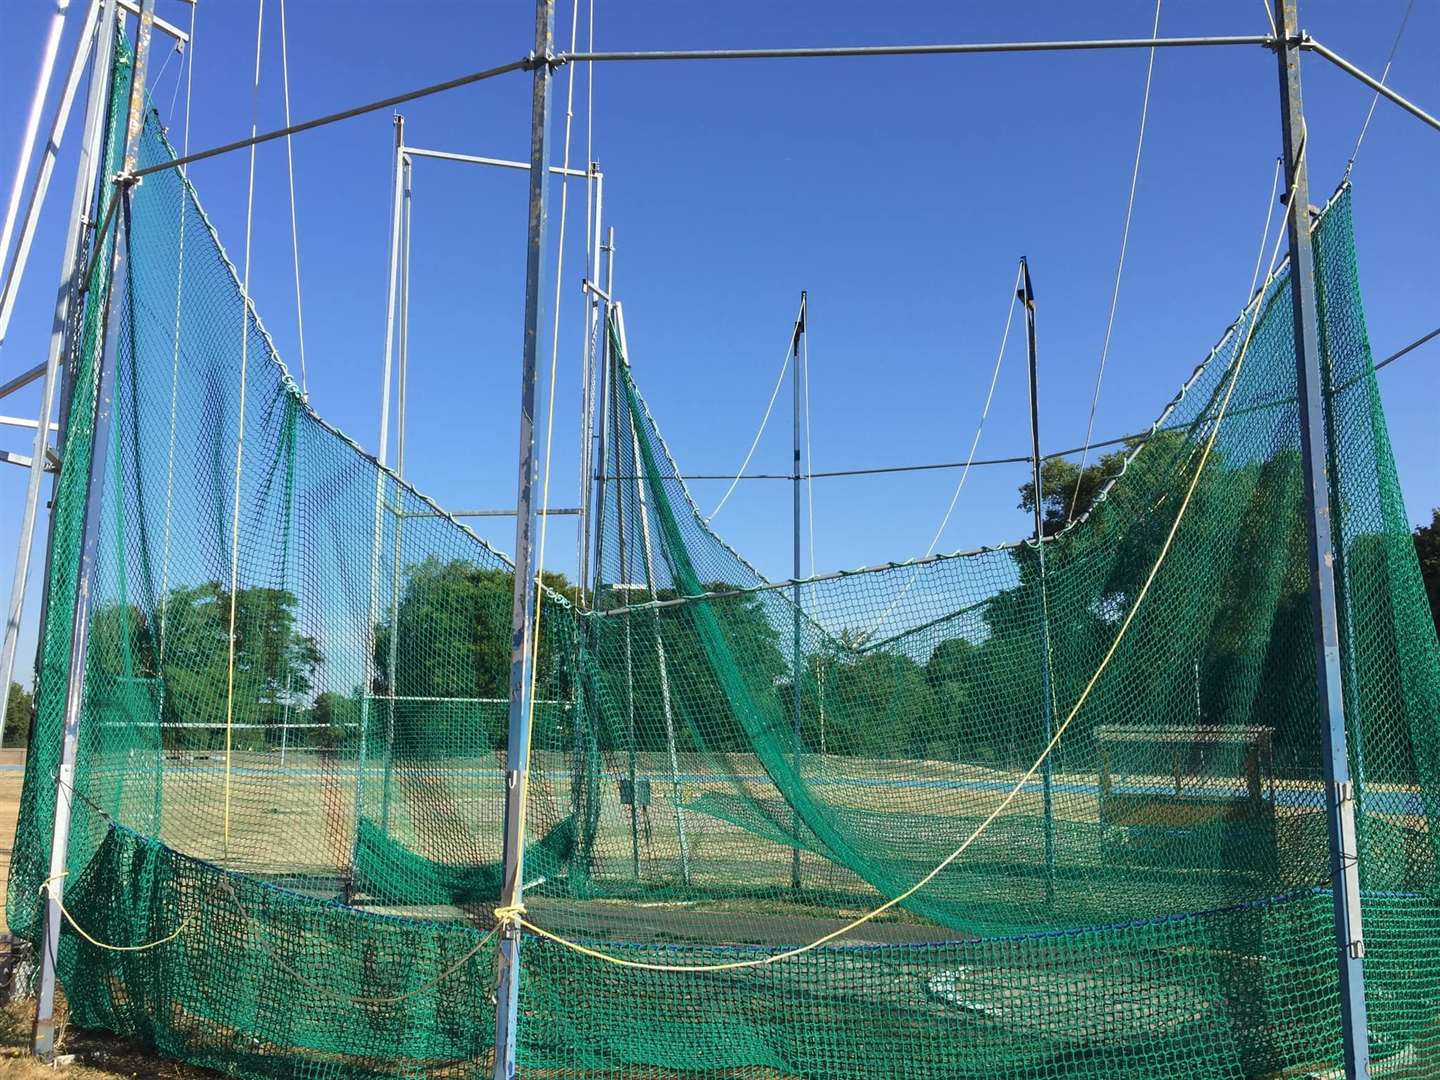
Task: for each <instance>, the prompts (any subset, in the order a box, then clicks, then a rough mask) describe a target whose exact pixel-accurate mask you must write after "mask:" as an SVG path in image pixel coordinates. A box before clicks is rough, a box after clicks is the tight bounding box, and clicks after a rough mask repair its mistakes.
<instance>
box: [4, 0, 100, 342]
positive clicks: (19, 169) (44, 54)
mask: <svg viewBox="0 0 1440 1080" xmlns="http://www.w3.org/2000/svg"><path fill="white" fill-rule="evenodd" d="M69 6H70V0H56V4H55V11H54V13H53V14H52V15H51V16H50V29H49V30H48V31H47V32H46V34H45V46H44V49H43V50H42V51H41V54H40V73H39V75H37V76H36V78H35V92H34V94H33V95H32V96H31V98H30V113H29V115H28V116H26V118H25V134H24V135H22V136H21V137H20V161H19V162H18V163H17V164H16V166H15V183H14V184H12V185H11V186H10V202H9V204H8V205H7V206H6V207H5V224H4V225H3V226H0V261H3V260H4V258H5V253H6V252H8V251H9V250H10V236H11V234H12V233H13V232H14V230H15V217H16V215H17V214H19V213H20V192H21V191H22V190H23V189H24V187H25V176H26V174H27V173H28V172H29V171H30V155H31V154H33V153H34V152H35V136H36V135H38V134H39V133H40V116H41V114H43V113H44V112H45V99H46V98H47V97H49V96H50V80H51V79H52V78H53V77H54V75H55V57H56V55H57V54H58V53H59V52H60V35H61V33H62V32H63V31H64V29H65V11H66V9H67V8H68V7H69ZM83 42H84V36H83V35H82V37H81V45H80V46H79V48H81V49H83V48H84V44H83ZM79 66H80V65H79V61H78V57H77V62H76V67H77V68H78V67H79ZM68 111H69V110H68V109H67V110H62V112H68ZM4 336H5V335H4V334H0V340H3V339H4Z"/></svg>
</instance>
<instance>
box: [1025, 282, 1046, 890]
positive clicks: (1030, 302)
mask: <svg viewBox="0 0 1440 1080" xmlns="http://www.w3.org/2000/svg"><path fill="white" fill-rule="evenodd" d="M1020 271H1021V273H1022V275H1023V276H1024V285H1023V287H1022V288H1021V290H1020V299H1021V300H1023V301H1024V302H1025V335H1026V344H1027V346H1028V352H1029V360H1030V366H1029V371H1030V461H1031V474H1030V475H1031V483H1032V484H1034V489H1033V490H1034V493H1035V497H1034V499H1033V502H1034V503H1035V558H1036V561H1037V565H1038V567H1039V572H1040V581H1039V586H1040V694H1041V696H1042V697H1043V698H1044V701H1043V702H1042V704H1041V706H1040V711H1041V714H1042V715H1043V716H1044V733H1045V745H1046V746H1047V747H1048V746H1049V745H1050V740H1051V739H1052V738H1053V737H1054V735H1055V710H1054V703H1053V698H1052V691H1051V682H1050V678H1051V676H1050V602H1049V598H1048V597H1047V596H1046V593H1045V528H1044V521H1045V516H1044V507H1043V501H1044V488H1043V487H1041V482H1040V481H1041V460H1042V459H1041V457H1040V381H1039V377H1038V372H1037V370H1036V359H1037V357H1036V352H1037V350H1036V340H1035V290H1034V288H1032V286H1031V284H1030V264H1029V263H1028V262H1027V261H1026V260H1025V257H1024V256H1021V258H1020ZM1041 785H1042V791H1043V795H1042V798H1043V803H1044V814H1045V902H1046V903H1047V904H1053V903H1054V902H1055V755H1054V754H1053V753H1047V754H1046V755H1045V764H1044V770H1043V772H1042V774H1041Z"/></svg>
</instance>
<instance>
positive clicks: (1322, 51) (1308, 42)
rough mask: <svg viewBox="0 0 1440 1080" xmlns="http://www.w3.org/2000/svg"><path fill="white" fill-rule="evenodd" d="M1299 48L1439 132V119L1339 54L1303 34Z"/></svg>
mask: <svg viewBox="0 0 1440 1080" xmlns="http://www.w3.org/2000/svg"><path fill="white" fill-rule="evenodd" d="M1287 40H1288V39H1287ZM1300 48H1302V49H1309V50H1311V51H1312V52H1315V53H1318V54H1319V55H1320V56H1323V57H1324V58H1325V59H1326V60H1329V61H1330V63H1332V64H1334V65H1335V66H1336V67H1338V68H1339V69H1340V70H1341V71H1343V72H1345V74H1347V75H1350V76H1353V77H1354V78H1356V79H1359V80H1360V81H1361V82H1362V83H1364V84H1365V85H1366V86H1368V87H1369V88H1370V89H1371V90H1374V91H1375V92H1376V93H1377V94H1379V95H1380V96H1381V97H1383V98H1384V99H1385V100H1386V101H1389V102H1391V103H1393V104H1395V105H1399V106H1400V108H1402V109H1404V110H1405V111H1406V112H1408V113H1409V114H1410V115H1411V116H1413V117H1415V118H1416V119H1417V120H1421V121H1423V122H1424V123H1426V124H1429V125H1430V126H1431V127H1432V128H1434V129H1435V130H1436V131H1440V118H1437V117H1434V116H1431V115H1430V114H1429V113H1427V112H1426V111H1425V110H1424V109H1422V108H1420V106H1419V105H1416V104H1415V103H1414V102H1413V101H1410V100H1409V99H1408V98H1404V97H1401V96H1400V95H1399V94H1397V93H1396V92H1395V91H1394V90H1392V89H1390V87H1388V86H1386V85H1385V84H1384V83H1383V82H1381V81H1380V80H1379V79H1377V78H1375V76H1373V75H1370V74H1367V73H1366V72H1364V71H1361V70H1360V69H1359V68H1358V67H1356V66H1355V65H1354V64H1352V63H1350V61H1349V60H1346V59H1345V58H1344V57H1343V56H1341V55H1340V54H1339V53H1337V52H1335V51H1334V50H1332V49H1327V48H1326V47H1325V46H1324V45H1321V44H1320V42H1318V41H1316V40H1315V39H1314V38H1312V37H1310V36H1309V35H1307V34H1305V33H1303V32H1302V33H1301V35H1300Z"/></svg>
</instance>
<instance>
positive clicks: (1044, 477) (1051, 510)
mask: <svg viewBox="0 0 1440 1080" xmlns="http://www.w3.org/2000/svg"><path fill="white" fill-rule="evenodd" d="M1138 442H1139V440H1138V439H1137V440H1131V441H1129V442H1127V443H1126V445H1125V447H1124V449H1121V450H1114V451H1112V452H1110V453H1108V454H1104V455H1102V456H1101V457H1100V458H1099V459H1098V460H1096V461H1092V462H1091V463H1090V464H1088V465H1086V466H1085V467H1084V468H1083V469H1082V468H1081V467H1080V465H1079V464H1078V463H1076V462H1074V461H1071V460H1070V459H1069V458H1050V459H1049V460H1048V461H1046V462H1045V463H1044V468H1043V469H1042V470H1041V473H1040V515H1041V531H1042V533H1043V534H1044V535H1045V536H1053V535H1054V534H1055V533H1057V532H1059V531H1060V530H1061V529H1063V528H1064V527H1065V524H1066V523H1067V522H1068V521H1071V520H1072V519H1074V518H1078V517H1081V516H1083V515H1084V514H1085V513H1086V512H1087V511H1089V509H1090V507H1091V506H1093V505H1094V503H1095V496H1097V495H1098V494H1100V491H1101V490H1102V489H1103V488H1104V487H1105V484H1106V482H1107V481H1108V480H1109V479H1110V478H1111V477H1112V476H1114V475H1116V474H1117V473H1119V472H1120V470H1121V468H1122V467H1123V466H1124V464H1125V459H1126V458H1127V457H1129V455H1130V453H1131V452H1132V450H1133V449H1134V447H1135V445H1136V444H1137V443H1138ZM1077 478H1078V479H1079V482H1080V483H1079V492H1078V495H1077V492H1076V483H1075V482H1076V479H1077ZM1020 509H1021V510H1025V511H1028V512H1029V513H1032V514H1033V513H1034V512H1035V485H1034V483H1033V482H1031V481H1029V480H1027V481H1026V482H1025V483H1023V484H1021V485H1020Z"/></svg>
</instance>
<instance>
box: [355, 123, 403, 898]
mask: <svg viewBox="0 0 1440 1080" xmlns="http://www.w3.org/2000/svg"><path fill="white" fill-rule="evenodd" d="M404 163H405V118H404V117H403V116H401V115H400V114H399V113H396V114H395V158H394V161H393V162H392V165H391V189H390V277H389V285H388V287H387V289H386V296H385V360H384V362H383V364H382V365H381V376H380V379H381V385H380V439H379V446H378V447H377V448H376V453H375V457H376V460H377V461H379V463H380V465H381V468H379V469H376V470H375V519H374V525H373V533H372V541H371V545H370V605H369V608H368V609H367V614H366V623H365V630H366V634H367V635H368V636H369V640H370V641H371V642H372V645H371V648H370V655H368V656H365V657H364V658H362V661H361V670H362V671H367V672H368V671H369V670H370V666H371V665H372V664H373V663H375V655H374V654H375V648H374V645H373V642H374V634H375V620H376V619H377V618H378V617H379V613H380V549H381V543H382V539H383V537H384V533H385V509H386V506H385V488H386V483H385V481H386V474H385V469H384V466H385V465H387V464H388V463H389V459H390V386H391V379H392V371H393V367H392V361H393V359H394V355H395V308H396V304H397V301H398V296H399V275H400V221H401V216H402V210H403V208H402V205H401V203H402V201H403V199H402V194H401V192H402V187H403V184H404ZM397 520H398V519H397ZM392 636H393V634H392ZM389 677H390V680H391V682H392V684H393V681H394V677H395V675H394V672H390V676H389ZM374 695H375V687H374V685H373V683H369V681H368V680H367V684H366V685H364V686H362V687H361V688H360V731H359V739H360V742H359V747H358V752H357V753H356V758H355V835H354V837H353V838H352V846H351V859H350V878H349V880H348V882H347V883H346V887H345V892H346V900H347V902H348V901H349V900H351V899H353V896H354V891H355V872H356V867H357V864H358V863H359V859H360V821H361V819H362V818H363V817H364V816H365V771H366V769H367V767H368V765H369V746H370V702H371V700H372V699H373V698H374ZM389 696H390V698H391V700H390V701H389V703H388V705H389V707H390V709H393V707H394V704H395V702H394V697H395V687H394V686H393V685H391V686H390V695H389ZM390 709H387V711H386V716H387V722H386V731H387V732H388V731H389V730H390V719H389V718H390V715H391V714H390Z"/></svg>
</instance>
